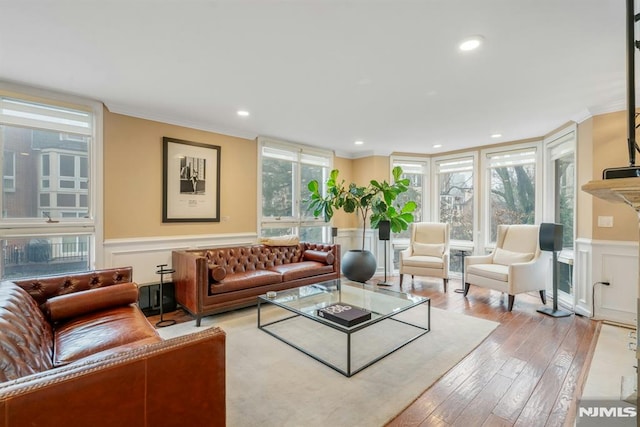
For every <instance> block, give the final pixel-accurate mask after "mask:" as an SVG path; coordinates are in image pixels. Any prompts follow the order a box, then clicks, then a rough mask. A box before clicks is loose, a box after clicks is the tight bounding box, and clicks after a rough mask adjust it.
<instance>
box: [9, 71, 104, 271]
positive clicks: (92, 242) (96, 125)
mask: <svg viewBox="0 0 640 427" xmlns="http://www.w3.org/2000/svg"><path fill="white" fill-rule="evenodd" d="M0 96H2V97H7V98H12V99H16V100H19V101H22V102H26V103H36V104H42V105H45V106H53V107H60V108H65V109H75V110H80V111H85V112H87V113H90V114H91V123H90V126H91V129H92V130H91V135H90V137H91V142H90V143H89V145H88V147H87V157H88V160H87V161H88V163H87V164H88V167H89V177H88V182H89V184H88V189H87V190H86V191H87V192H88V195H89V198H88V209H87V210H88V215H86V216H84V217H82V218H70V217H65V218H59V219H56V221H47V219H46V218H2V217H1V216H0V239H11V238H15V239H19V238H30V237H34V238H36V237H43V238H48V239H62V238H64V237H69V236H88V237H89V248H88V260H87V262H88V264H89V265H88V267H89V268H90V269H95V268H100V267H101V266H102V265H103V264H104V261H103V257H104V250H103V241H104V219H103V217H102V214H101V213H102V212H103V194H104V174H103V166H102V161H101V159H102V157H103V156H102V154H103V120H104V118H103V105H102V103H101V102H98V101H94V100H89V99H86V98H81V97H78V96H74V95H68V94H62V93H58V92H53V91H49V90H43V89H36V88H32V87H28V86H23V85H19V84H14V83H9V82H0ZM2 124H6V125H7V126H16V124H15V123H4V122H2ZM29 128H31V129H44V130H55V131H58V132H61V133H66V132H65V130H60V129H53V128H47V127H39V126H35V127H34V126H29ZM1 167H2V165H0V168H1ZM14 172H15V167H14ZM41 184H42V183H40V182H39V183H38V188H40V186H41Z"/></svg>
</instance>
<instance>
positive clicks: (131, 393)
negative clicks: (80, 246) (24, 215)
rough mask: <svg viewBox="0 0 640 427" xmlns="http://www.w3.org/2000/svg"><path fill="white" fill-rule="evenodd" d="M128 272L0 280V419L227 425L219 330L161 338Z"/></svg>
mask: <svg viewBox="0 0 640 427" xmlns="http://www.w3.org/2000/svg"><path fill="white" fill-rule="evenodd" d="M131 280H132V270H131V267H125V268H112V269H105V270H96V271H90V272H83V273H78V274H71V275H65V276H48V277H40V278H36V279H20V280H15V281H13V282H11V281H4V282H2V283H0V427H18V426H94V427H95V426H141V427H142V426H145V427H146V426H149V427H151V426H153V427H157V426H177V425H192V426H224V425H225V417H226V413H225V333H224V332H223V331H222V330H221V329H219V328H209V329H206V330H203V331H202V332H199V333H196V334H192V335H186V336H182V337H178V338H174V339H170V340H162V339H161V338H160V336H159V335H158V334H157V332H156V330H155V328H154V327H153V326H152V325H151V324H150V323H149V322H148V321H147V319H146V318H145V317H144V315H143V314H142V312H141V311H140V309H139V308H138V306H137V305H136V302H137V298H138V288H137V285H136V284H135V283H133V282H132V281H131Z"/></svg>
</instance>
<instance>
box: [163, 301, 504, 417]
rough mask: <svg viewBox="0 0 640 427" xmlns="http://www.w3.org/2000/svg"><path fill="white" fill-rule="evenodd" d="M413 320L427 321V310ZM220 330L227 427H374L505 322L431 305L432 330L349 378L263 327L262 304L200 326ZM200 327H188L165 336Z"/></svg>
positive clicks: (166, 331)
mask: <svg viewBox="0 0 640 427" xmlns="http://www.w3.org/2000/svg"><path fill="white" fill-rule="evenodd" d="M407 316H409V317H411V316H416V320H418V319H424V318H425V317H426V307H425V306H420V307H417V308H415V309H413V310H411V311H410V312H408V313H407ZM213 325H215V326H220V327H221V328H222V329H223V330H224V331H225V332H226V334H227V347H226V350H227V362H226V363H227V366H226V373H227V425H228V426H230V427H245V426H258V425H259V426H296V427H297V426H303V425H304V426H327V425H336V426H363V427H371V426H383V425H385V424H386V423H387V422H389V421H390V420H391V419H393V418H394V417H395V416H396V415H397V414H398V413H400V412H401V411H402V410H403V409H404V408H406V407H407V406H408V405H409V404H411V402H413V401H414V400H415V399H416V398H417V397H418V396H419V395H420V394H421V393H422V392H423V391H424V390H426V389H427V388H429V386H430V385H431V384H433V383H434V382H435V381H437V380H438V379H439V378H440V377H441V376H442V375H443V374H444V373H445V372H447V371H448V370H449V369H451V368H452V367H453V366H455V365H456V364H457V363H458V362H460V361H461V360H462V359H463V358H464V357H465V356H466V355H467V354H468V353H469V352H471V351H472V350H473V349H474V348H475V347H476V346H478V345H479V344H480V343H481V342H482V341H483V340H484V339H485V338H486V337H487V336H488V335H489V334H490V333H491V331H493V330H494V329H495V328H496V327H497V326H498V323H496V322H492V321H488V320H484V319H478V318H474V317H470V316H465V315H461V314H458V313H451V312H447V311H444V310H439V309H436V308H432V309H431V331H430V332H429V333H427V334H426V335H424V336H422V337H420V338H418V339H417V340H415V341H413V342H412V343H410V344H408V345H407V346H405V347H403V348H401V349H400V350H398V351H396V352H395V353H393V354H391V355H389V356H388V357H386V358H384V359H382V360H380V361H379V362H377V363H375V364H374V365H372V366H370V367H368V368H366V369H364V370H363V371H361V372H359V373H357V374H356V375H354V376H352V377H350V378H347V377H345V376H343V375H342V374H340V373H338V372H336V371H334V370H333V369H331V368H329V367H327V366H325V365H323V364H322V363H319V362H318V361H316V360H314V359H312V358H311V357H309V356H307V355H305V354H304V353H302V352H300V351H298V350H296V349H294V348H293V347H291V346H289V345H287V344H285V343H283V342H281V341H279V340H277V339H276V338H274V337H272V336H271V335H269V334H267V333H265V332H263V331H261V330H259V329H258V328H257V326H256V325H257V310H256V308H255V307H253V308H248V309H243V310H238V311H234V312H230V313H225V314H222V315H218V316H210V317H206V318H204V319H202V326H201V328H205V327H208V326H213ZM198 330H200V328H196V327H195V322H188V323H182V324H178V325H175V326H171V327H168V328H162V329H160V330H159V332H160V334H161V335H162V336H163V338H170V337H173V336H178V335H183V334H187V333H193V332H196V331H198ZM380 338H381V339H383V338H384V337H380ZM367 339H368V340H373V341H375V340H376V339H375V338H373V339H372V338H371V337H368V338H367Z"/></svg>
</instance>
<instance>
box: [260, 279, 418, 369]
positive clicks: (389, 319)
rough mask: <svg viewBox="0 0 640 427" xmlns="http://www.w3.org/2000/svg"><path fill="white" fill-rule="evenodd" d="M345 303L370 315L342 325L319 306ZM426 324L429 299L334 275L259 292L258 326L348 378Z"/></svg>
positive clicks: (409, 339) (415, 336)
mask: <svg viewBox="0 0 640 427" xmlns="http://www.w3.org/2000/svg"><path fill="white" fill-rule="evenodd" d="M335 303H344V304H349V305H352V306H355V307H357V308H362V309H365V310H367V311H370V312H371V319H369V320H365V321H363V322H361V323H358V324H356V325H354V326H350V327H349V326H343V325H341V324H339V323H336V322H332V321H330V320H327V319H325V318H323V317H320V316H319V315H318V309H322V308H325V307H327V306H329V305H332V304H335ZM430 327H431V300H430V299H429V298H425V297H420V296H416V295H410V294H407V293H404V292H397V291H392V290H390V289H381V288H376V287H371V286H368V285H363V284H361V283H356V282H351V281H349V280H344V279H338V280H331V281H327V282H322V283H318V284H315V285H309V286H303V287H300V288H295V289H288V290H285V291H280V292H277V294H276V295H275V296H273V295H270V296H269V297H268V296H267V295H261V296H259V297H258V328H260V329H261V330H263V331H265V332H267V333H268V334H270V335H272V336H274V337H276V338H278V339H279V340H281V341H283V342H285V343H287V344H289V345H290V346H292V347H294V348H296V349H298V350H300V351H301V352H303V353H305V354H307V355H308V356H311V357H313V358H314V359H316V360H317V361H319V362H321V363H324V364H325V365H327V366H329V367H330V368H332V369H334V370H336V371H338V372H340V373H341V374H343V375H345V376H347V377H350V376H352V375H354V374H356V373H358V372H360V371H362V370H363V369H365V368H367V367H369V366H371V365H373V364H374V363H376V362H378V361H379V360H381V359H383V358H385V357H387V356H388V355H390V354H392V353H393V352H395V351H396V350H399V349H400V348H402V347H404V346H405V345H407V344H409V343H410V342H412V341H414V340H416V339H418V338H420V337H421V336H423V335H424V334H426V333H427V332H429V330H430Z"/></svg>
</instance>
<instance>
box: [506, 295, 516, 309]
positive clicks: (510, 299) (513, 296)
mask: <svg viewBox="0 0 640 427" xmlns="http://www.w3.org/2000/svg"><path fill="white" fill-rule="evenodd" d="M515 299H516V296H515V295H509V305H508V307H507V309H508V310H509V311H511V310H512V309H513V302H514V301H515Z"/></svg>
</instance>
